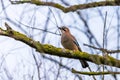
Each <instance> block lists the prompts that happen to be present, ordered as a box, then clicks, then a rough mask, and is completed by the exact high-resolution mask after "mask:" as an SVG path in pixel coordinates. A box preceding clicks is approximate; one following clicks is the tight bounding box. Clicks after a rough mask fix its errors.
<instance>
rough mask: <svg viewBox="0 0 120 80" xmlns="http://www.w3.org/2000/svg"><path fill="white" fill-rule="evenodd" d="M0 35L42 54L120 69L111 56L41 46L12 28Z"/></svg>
mask: <svg viewBox="0 0 120 80" xmlns="http://www.w3.org/2000/svg"><path fill="white" fill-rule="evenodd" d="M9 27H10V26H9ZM0 35H3V36H8V37H11V38H14V39H15V40H18V41H21V42H23V43H25V44H27V45H29V46H30V47H32V48H35V49H36V51H38V52H40V53H44V54H49V55H54V56H59V57H66V58H72V59H83V60H87V61H90V62H93V63H95V64H98V65H100V64H104V65H109V66H114V67H118V68H120V60H117V59H115V58H113V57H111V56H107V57H102V56H100V55H94V54H89V53H87V52H80V51H71V50H67V49H61V48H56V47H54V46H52V45H49V44H41V43H40V42H39V41H35V40H33V39H31V38H29V37H27V36H26V35H24V34H22V33H20V32H17V31H15V30H13V29H12V28H7V30H4V29H2V28H0Z"/></svg>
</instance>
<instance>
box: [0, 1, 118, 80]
mask: <svg viewBox="0 0 120 80" xmlns="http://www.w3.org/2000/svg"><path fill="white" fill-rule="evenodd" d="M42 1H46V2H55V3H59V4H61V5H63V6H66V7H68V6H72V5H76V4H86V3H90V2H96V1H97V2H99V1H102V0H42ZM119 8H120V7H119V6H105V7H95V8H88V9H83V10H77V11H75V12H68V13H64V12H62V11H61V10H60V9H57V8H54V7H50V6H36V5H34V4H29V3H25V4H11V3H10V1H9V0H0V27H1V28H3V29H6V28H5V26H4V23H5V22H7V23H8V24H9V25H10V26H11V27H12V29H14V30H16V31H19V32H21V33H23V34H25V35H27V36H28V37H31V38H32V39H34V40H36V41H40V42H41V43H42V44H51V45H53V46H56V47H60V48H63V47H62V45H61V43H60V41H61V40H60V35H58V34H60V31H59V30H58V28H57V26H59V27H60V26H67V27H68V28H69V29H70V31H71V33H72V34H73V35H74V36H75V37H76V39H77V41H78V43H79V44H80V46H81V49H82V50H83V51H84V52H88V53H90V54H98V55H102V52H101V51H99V50H95V49H92V48H90V47H87V46H84V45H83V44H84V43H85V44H89V45H93V46H95V47H98V48H102V47H103V46H104V48H106V49H108V50H117V49H119V48H120V9H119ZM106 12H107V19H106V27H105V30H104V29H103V28H104V24H105V14H106ZM43 30H46V31H50V32H53V33H54V34H52V33H49V32H46V31H43ZM103 31H104V32H105V34H106V35H105V38H104V44H103ZM0 43H1V44H0V80H93V78H92V76H87V75H80V74H73V73H72V72H71V68H74V69H76V70H78V71H89V70H88V69H87V68H86V69H83V68H82V66H81V64H80V63H79V60H74V59H69V58H63V57H58V56H51V55H46V54H40V53H38V52H36V51H35V49H33V48H31V47H29V46H28V45H26V44H24V43H22V42H20V41H17V40H14V39H12V38H9V37H5V36H0ZM111 56H112V57H114V58H116V59H120V54H119V53H115V54H111ZM88 63H89V65H90V67H91V69H92V71H95V72H96V71H102V70H103V69H102V65H96V64H94V63H91V62H88ZM105 71H120V69H118V68H116V67H111V66H105ZM119 76H120V75H105V76H104V80H119V78H120V77H119ZM95 77H96V79H97V80H101V79H102V75H99V76H95Z"/></svg>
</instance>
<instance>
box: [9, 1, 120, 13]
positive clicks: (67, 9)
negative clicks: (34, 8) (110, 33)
mask: <svg viewBox="0 0 120 80" xmlns="http://www.w3.org/2000/svg"><path fill="white" fill-rule="evenodd" d="M11 3H12V4H23V3H30V4H35V5H39V6H52V7H55V8H58V9H60V10H62V11H63V12H65V13H67V12H71V11H76V10H79V9H80V10H82V9H88V8H94V7H100V6H120V3H118V2H115V1H100V2H92V3H86V4H78V5H72V6H69V7H64V6H63V5H61V4H58V3H54V2H42V1H39V0H31V1H11Z"/></svg>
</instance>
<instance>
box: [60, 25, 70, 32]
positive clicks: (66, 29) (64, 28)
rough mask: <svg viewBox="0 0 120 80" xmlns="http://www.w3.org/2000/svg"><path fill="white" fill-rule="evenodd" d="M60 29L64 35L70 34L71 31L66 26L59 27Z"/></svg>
mask: <svg viewBox="0 0 120 80" xmlns="http://www.w3.org/2000/svg"><path fill="white" fill-rule="evenodd" d="M59 29H60V30H61V32H62V33H69V32H70V30H69V29H68V28H67V27H65V26H62V27H59Z"/></svg>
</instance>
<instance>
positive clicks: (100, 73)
mask: <svg viewBox="0 0 120 80" xmlns="http://www.w3.org/2000/svg"><path fill="white" fill-rule="evenodd" d="M72 73H78V74H83V75H108V74H120V72H109V71H107V72H81V71H76V70H75V69H73V68H72Z"/></svg>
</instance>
